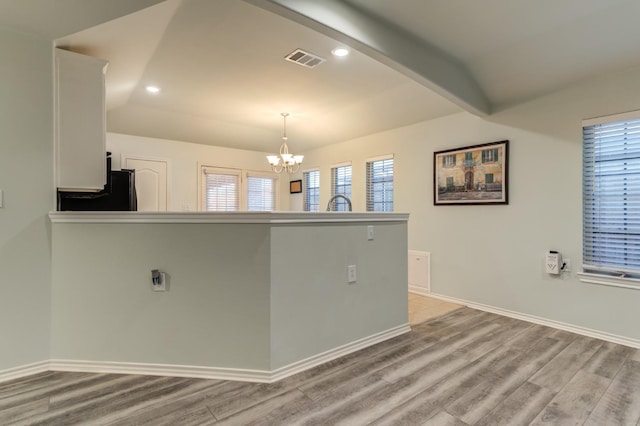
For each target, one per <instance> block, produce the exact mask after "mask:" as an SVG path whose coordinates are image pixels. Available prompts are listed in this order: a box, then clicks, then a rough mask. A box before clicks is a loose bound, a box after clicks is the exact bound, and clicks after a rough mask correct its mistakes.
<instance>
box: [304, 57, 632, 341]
mask: <svg viewBox="0 0 640 426" xmlns="http://www.w3.org/2000/svg"><path fill="white" fill-rule="evenodd" d="M638 93H640V69H633V70H629V71H627V72H623V73H618V74H615V75H610V76H607V77H603V78H599V79H597V80H592V81H588V82H583V83H581V84H579V85H576V86H574V87H572V88H570V89H567V90H563V91H561V92H558V93H556V94H552V95H548V96H546V97H543V98H540V99H537V100H535V101H532V102H529V103H527V104H525V105H522V106H519V107H516V108H511V109H508V110H504V111H501V112H498V113H496V114H494V115H492V116H491V117H489V118H488V119H481V118H478V117H475V116H472V115H470V114H467V113H460V114H456V115H452V116H448V117H444V118H441V119H437V120H432V121H429V122H423V123H419V124H416V125H413V126H408V127H404V128H400V129H396V130H393V131H389V132H384V133H380V134H376V135H372V136H369V137H364V138H360V139H356V140H352V141H348V142H344V143H340V144H336V145H333V146H329V147H325V148H321V149H318V150H315V151H311V152H305V167H307V168H313V167H319V168H320V174H321V201H320V202H321V205H323V204H324V203H326V201H327V199H328V197H329V193H330V173H329V171H330V170H329V169H330V167H331V165H332V164H335V163H339V162H342V161H349V160H350V161H352V162H353V203H354V209H355V210H364V207H365V204H364V203H365V160H366V159H367V158H370V157H374V156H377V155H383V154H390V153H393V154H394V155H395V170H394V172H395V182H394V183H395V191H396V192H395V205H394V208H395V210H396V211H400V212H409V213H410V214H411V216H410V220H409V248H410V249H413V250H423V251H429V252H431V253H432V257H431V261H432V277H431V279H432V281H431V285H432V291H433V292H434V293H439V294H442V295H447V296H451V297H455V298H459V299H463V300H468V301H472V302H476V303H482V304H486V305H490V306H494V307H498V308H502V309H508V310H513V311H516V312H520V313H524V314H529V315H534V316H539V317H543V318H546V319H551V320H556V321H561V322H565V323H568V324H571V325H575V326H581V327H586V328H590V329H594V330H598V331H603V332H608V333H612V334H615V335H620V336H624V337H628V338H632V339H638V340H640V329H639V328H638V327H637V325H636V324H637V319H638V309H637V306H638V305H639V303H640V291H639V290H631V289H622V288H613V287H603V286H597V285H593V284H585V283H581V282H579V281H578V280H577V279H576V277H575V273H572V274H571V276H569V277H566V278H565V279H557V278H551V277H550V276H548V275H546V274H545V273H544V272H543V257H544V254H545V252H547V251H548V250H559V251H561V252H562V253H563V254H564V255H565V257H569V258H571V260H572V263H573V269H574V271H576V270H578V268H579V266H580V264H581V253H582V248H581V244H582V225H581V220H582V206H581V202H582V196H581V191H582V188H581V176H582V163H581V161H582V140H581V120H582V119H584V118H590V117H594V116H601V115H607V114H613V113H618V112H624V111H629V110H637V109H640V97H638ZM504 139H509V140H510V181H509V205H491V206H434V205H433V153H434V151H439V150H444V149H449V148H456V147H462V146H466V145H472V144H479V143H486V142H493V141H499V140H504ZM293 204H294V201H292V205H293Z"/></svg>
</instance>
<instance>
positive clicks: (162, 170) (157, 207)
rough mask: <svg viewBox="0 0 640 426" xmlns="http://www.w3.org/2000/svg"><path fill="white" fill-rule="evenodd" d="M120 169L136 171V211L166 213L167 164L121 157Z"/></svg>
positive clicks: (161, 161)
mask: <svg viewBox="0 0 640 426" xmlns="http://www.w3.org/2000/svg"><path fill="white" fill-rule="evenodd" d="M122 168H123V169H134V170H135V171H136V177H135V179H136V194H137V196H138V211H141V212H164V211H167V162H166V161H165V160H155V159H154V160H151V159H144V158H139V157H128V156H125V155H123V156H122Z"/></svg>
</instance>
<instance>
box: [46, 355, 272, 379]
mask: <svg viewBox="0 0 640 426" xmlns="http://www.w3.org/2000/svg"><path fill="white" fill-rule="evenodd" d="M49 368H50V370H52V371H74V372H83V373H108V374H136V375H144V376H169V377H192V378H195V379H215V380H236V381H240V382H258V383H269V382H270V379H271V374H270V372H269V371H264V370H244V369H237V368H218V367H199V366H194V365H174V364H149V363H142V362H111V361H76V360H67V359H53V360H51V362H50V367H49Z"/></svg>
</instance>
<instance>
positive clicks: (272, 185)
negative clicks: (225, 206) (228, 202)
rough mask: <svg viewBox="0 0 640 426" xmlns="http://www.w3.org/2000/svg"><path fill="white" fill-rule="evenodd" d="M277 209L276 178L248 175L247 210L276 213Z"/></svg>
mask: <svg viewBox="0 0 640 426" xmlns="http://www.w3.org/2000/svg"><path fill="white" fill-rule="evenodd" d="M275 209H276V178H274V177H267V176H257V175H251V174H248V175H247V210H249V211H274V210H275Z"/></svg>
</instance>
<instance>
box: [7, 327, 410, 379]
mask: <svg viewBox="0 0 640 426" xmlns="http://www.w3.org/2000/svg"><path fill="white" fill-rule="evenodd" d="M408 331H411V327H410V326H409V324H408V323H407V324H404V325H401V326H397V327H393V328H391V329H389V330H385V331H382V332H380V333H376V334H373V335H371V336H368V337H365V338H362V339H359V340H356V341H354V342H351V343H348V344H346V345H342V346H339V347H337V348H334V349H331V350H328V351H326V352H323V353H320V354H317V355H314V356H311V357H309V358H306V359H303V360H301V361H297V362H294V363H293V364H289V365H286V366H284V367H281V368H278V369H276V370H273V371H268V370H245V369H236V368H218V367H199V366H193V365H172V364H148V363H139V362H110V361H78V360H67V359H52V360H49V361H43V362H40V363H36V364H30V365H26V366H23V367H17V368H12V369H10V370H5V371H0V383H1V382H4V381H8V380H13V379H17V378H20V377H24V376H28V375H31V374H36V373H41V372H45V371H73V372H83V373H110V374H137V375H148V376H169V377H192V378H196V379H215V380H235V381H241V382H257V383H273V382H276V381H278V380H281V379H284V378H285V377H288V376H291V375H293V374H296V373H300V372H302V371H304V370H308V369H310V368H313V367H315V366H317V365H320V364H323V363H325V362H329V361H332V360H334V359H336V358H340V357H342V356H345V355H347V354H350V353H352V352H355V351H358V350H360V349H364V348H366V347H368V346H372V345H375V344H376V343H381V342H384V341H385V340H389V339H391V338H393V337H396V336H399V335H401V334H404V333H406V332H408Z"/></svg>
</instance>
